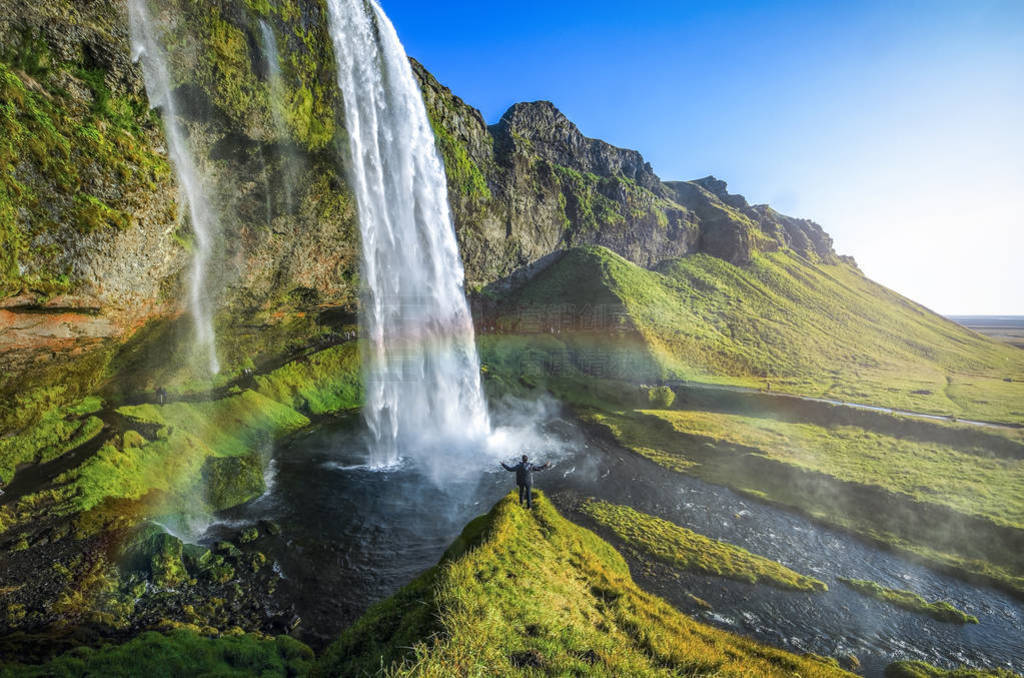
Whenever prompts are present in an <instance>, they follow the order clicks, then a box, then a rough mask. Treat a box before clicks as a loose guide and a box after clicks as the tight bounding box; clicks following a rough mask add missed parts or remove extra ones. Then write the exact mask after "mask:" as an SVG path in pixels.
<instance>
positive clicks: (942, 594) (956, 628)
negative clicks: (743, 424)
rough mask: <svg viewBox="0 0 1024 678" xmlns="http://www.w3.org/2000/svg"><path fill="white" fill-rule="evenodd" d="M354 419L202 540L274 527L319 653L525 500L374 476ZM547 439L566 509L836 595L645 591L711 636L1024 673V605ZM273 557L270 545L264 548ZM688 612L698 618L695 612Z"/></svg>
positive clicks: (764, 589) (811, 525)
mask: <svg viewBox="0 0 1024 678" xmlns="http://www.w3.org/2000/svg"><path fill="white" fill-rule="evenodd" d="M360 431H361V426H360V425H359V422H358V421H357V420H356V419H355V418H351V419H347V420H341V421H336V422H331V423H328V424H324V425H321V426H319V427H317V428H315V429H312V430H310V431H308V432H306V433H304V434H302V435H300V436H297V437H294V438H292V439H290V440H288V441H287V442H285V443H283V444H282V445H280V446H279V447H278V448H277V450H276V451H275V454H274V460H273V463H272V470H273V471H272V478H271V481H272V482H271V486H270V489H269V490H268V492H267V494H265V495H264V496H263V497H262V498H260V499H259V500H257V501H255V502H252V503H250V504H248V505H246V506H244V507H241V508H239V509H236V510H233V511H231V512H228V513H226V514H224V515H223V516H221V519H222V522H220V523H218V524H215V525H214V526H213V527H211V528H210V530H209V531H208V532H207V534H206V536H205V539H206V540H208V541H212V540H214V539H217V538H223V537H229V536H231V535H232V534H234V533H237V530H238V529H239V527H240V526H243V525H246V524H249V523H254V522H256V521H258V520H260V519H271V520H274V521H276V522H277V523H278V524H279V525H280V526H281V527H282V528H283V532H282V534H281V535H280V536H278V537H274V538H272V539H270V540H269V541H268V542H267V543H266V546H265V547H263V550H264V552H265V553H267V555H268V556H269V557H270V558H272V559H273V560H274V561H275V567H277V568H278V569H279V570H280V571H281V572H282V573H283V575H284V576H285V577H286V581H285V583H284V585H283V586H281V587H280V589H279V595H280V596H283V597H285V598H287V599H288V602H289V603H291V604H294V606H295V608H296V609H297V611H298V614H299V615H300V616H301V617H302V619H303V624H302V631H303V633H304V635H305V636H306V639H307V640H309V641H310V642H312V643H313V644H314V645H322V644H323V643H325V642H328V641H329V640H330V639H331V638H333V637H334V636H336V635H337V633H339V632H340V631H341V630H342V629H343V628H344V627H345V626H347V625H348V624H350V623H352V622H353V621H355V620H356V619H357V618H358V617H359V615H361V614H362V613H363V612H364V611H365V610H366V609H367V607H368V606H369V605H371V604H372V603H374V602H376V601H378V600H381V599H383V598H385V597H387V596H388V595H390V594H391V593H393V592H394V591H396V590H397V589H398V588H400V587H401V586H402V585H404V584H406V583H408V582H409V581H411V580H412V579H413V578H414V577H415V576H416V575H417V574H418V573H420V572H421V571H423V570H424V569H426V568H428V567H430V566H432V565H434V564H435V563H436V562H437V560H438V559H439V557H440V556H441V554H442V553H443V552H444V550H445V549H446V548H447V547H448V545H449V544H450V543H451V542H452V541H453V540H454V538H455V537H456V536H457V535H458V534H459V533H460V532H461V530H462V528H463V527H464V526H465V524H466V523H467V522H468V521H469V520H470V519H472V518H473V517H475V516H477V515H480V514H482V513H485V512H486V511H488V510H490V508H491V506H492V505H493V504H494V503H495V502H496V501H497V500H498V499H500V498H501V497H502V496H503V495H504V494H505V493H506V492H508V491H509V490H510V489H512V485H513V478H512V477H511V475H510V474H507V473H505V472H503V471H501V470H500V469H498V468H497V466H496V465H494V466H493V467H492V468H489V469H488V470H486V471H483V472H476V471H474V472H471V473H466V472H464V471H465V469H463V468H451V469H448V472H447V473H446V474H445V476H444V477H445V479H444V481H443V482H442V483H441V484H440V486H439V485H438V484H437V483H436V482H435V481H433V480H431V479H430V478H435V477H436V469H430V470H429V472H427V471H425V470H421V469H419V468H417V467H416V466H415V465H414V464H412V463H406V464H402V465H399V466H397V467H395V468H392V469H389V470H384V471H377V470H372V469H371V468H370V467H369V466H367V465H366V464H367V460H368V457H367V452H366V444H365V442H364V437H363V435H362V434H361V433H360ZM542 431H543V435H544V436H545V437H546V439H547V442H546V443H545V442H541V443H539V444H537V443H534V444H533V446H532V448H531V453H532V455H533V456H535V457H537V458H538V459H541V460H543V458H545V457H546V458H550V459H553V461H554V468H552V469H551V470H550V471H548V472H546V473H544V474H542V475H539V476H538V487H540V488H541V489H543V490H545V491H546V492H548V493H549V496H551V497H552V498H553V501H554V502H555V503H556V505H559V507H560V508H561V509H563V511H566V510H568V509H569V508H570V506H571V503H572V498H573V497H578V496H595V497H598V498H601V499H606V500H608V501H612V502H616V503H621V504H628V505H631V506H633V507H635V508H637V509H638V510H641V511H644V512H647V513H650V514H653V515H657V516H659V517H662V518H665V519H667V520H671V521H673V522H675V523H677V524H680V525H683V526H685V527H688V528H690V529H693V530H695V531H697V532H700V533H702V534H706V535H708V536H711V537H715V538H718V539H722V540H724V541H727V542H729V543H732V544H736V545H738V546H742V547H744V548H746V549H748V550H750V551H751V552H753V553H756V554H759V555H763V556H766V557H768V558H771V559H774V560H777V561H779V562H781V563H782V564H784V565H787V566H788V567H791V568H792V569H794V570H796V571H798V572H801V573H803V574H806V575H810V576H813V577H816V578H818V579H820V580H822V581H824V582H825V583H827V584H828V586H829V591H828V592H827V593H803V592H792V591H784V590H778V589H775V588H771V587H768V586H763V585H761V586H755V585H750V584H746V583H743V582H737V581H732V580H728V579H724V578H717V577H709V576H703V575H695V574H688V573H683V574H682V576H681V577H680V579H678V580H675V579H674V578H673V579H672V581H673V583H672V584H669V583H667V582H666V581H647V580H645V575H642V574H641V573H639V572H637V573H635V576H636V577H637V580H638V582H639V583H640V584H641V585H644V586H648V587H649V588H652V589H654V590H655V591H656V592H657V593H659V594H660V595H663V596H664V597H666V598H667V599H668V600H670V601H671V602H673V603H676V604H678V605H679V606H680V607H682V608H684V609H686V606H685V605H684V604H683V602H682V601H684V600H685V592H686V591H690V592H692V593H693V594H694V595H696V596H699V597H700V598H702V599H704V600H706V601H707V602H708V603H710V604H711V605H712V607H713V610H712V611H700V612H695V613H694V614H695V616H696V617H697V618H698V619H701V620H702V621H705V622H707V623H709V624H712V625H715V626H718V627H721V628H726V629H729V630H732V631H735V632H737V633H741V634H744V635H748V636H751V637H754V638H757V639H760V640H763V641H765V642H767V643H770V644H772V645H775V646H778V647H781V648H784V649H787V650H791V651H793V652H797V653H801V652H815V653H818V654H822V655H829V656H837V657H838V656H842V655H846V654H853V655H855V656H856V657H857V658H858V659H859V660H860V661H861V663H862V665H863V673H864V674H865V675H867V676H881V675H882V672H883V670H884V668H885V666H886V665H887V664H888V663H890V662H892V661H895V660H898V659H921V660H924V661H928V662H930V663H933V664H937V665H940V666H946V667H953V666H958V665H960V664H967V665H971V666H984V667H1003V668H1008V669H1011V670H1014V671H1017V672H1022V671H1024V605H1022V603H1021V602H1020V601H1018V600H1016V599H1014V598H1013V597H1011V596H1009V595H1007V594H1004V593H1002V592H1000V591H998V590H995V589H992V588H989V587H986V586H983V585H976V584H971V583H968V582H965V581H963V580H960V579H958V578H955V577H952V576H948V575H945V574H941V573H938V572H936V571H933V570H931V569H929V568H927V567H924V566H922V565H919V564H916V563H913V562H909V561H907V560H905V559H904V558H902V557H900V556H899V555H897V554H894V553H892V552H889V551H887V550H884V549H880V548H878V547H876V546H874V545H872V544H870V543H867V542H865V541H864V540H861V539H858V538H857V537H855V536H853V535H850V534H848V533H846V532H843V531H841V530H835V529H830V528H828V527H824V526H822V525H819V524H817V523H815V522H814V521H811V520H809V519H807V518H804V517H802V516H799V515H795V514H792V513H789V512H787V511H784V510H782V509H779V508H775V507H772V506H769V505H766V504H762V503H760V502H757V501H755V500H751V499H749V498H747V497H744V496H742V495H739V494H737V493H735V492H733V491H731V490H729V489H727V488H724V487H720V486H716V485H711V484H708V483H705V482H702V481H700V480H698V479H695V478H691V477H689V476H684V475H680V474H676V473H670V472H668V471H665V470H664V469H663V468H661V467H659V466H657V465H655V464H653V463H651V462H649V461H647V460H646V459H643V458H641V457H639V456H637V455H635V454H633V453H630V452H627V451H624V450H621V449H619V448H617V447H615V446H614V445H612V444H610V443H608V442H606V441H604V440H599V439H595V438H593V437H590V436H588V435H587V434H586V433H585V432H584V431H583V430H582V429H581V428H580V427H579V426H578V425H577V423H576V422H575V421H574V420H573V419H572V418H571V417H570V416H568V415H562V414H559V413H557V410H556V413H555V414H552V415H550V417H549V418H548V420H547V421H546V422H545V423H544V424H543V426H542ZM261 547H262V544H261ZM838 577H852V578H858V579H870V580H873V581H877V582H879V583H880V584H883V585H886V586H891V587H895V588H906V589H911V590H913V591H915V592H917V593H919V594H921V595H923V596H924V597H926V598H928V599H929V600H933V599H943V600H948V601H949V602H951V603H953V604H954V605H956V606H957V607H959V608H961V609H963V610H965V611H967V612H968V613H970V614H973V615H975V616H977V617H978V618H979V620H980V624H977V625H965V626H960V625H955V624H948V623H943V622H939V621H936V620H933V619H931V618H929V617H926V616H924V615H920V614H916V613H912V612H908V611H903V610H901V609H898V608H895V607H892V606H890V605H888V604H886V603H883V602H880V601H876V600H874V599H871V598H866V597H864V596H862V595H860V594H858V593H856V592H854V591H852V590H851V589H849V588H847V587H846V586H845V585H843V584H842V583H840V582H839V581H838ZM686 611H688V612H694V611H693V610H689V609H687V610H686Z"/></svg>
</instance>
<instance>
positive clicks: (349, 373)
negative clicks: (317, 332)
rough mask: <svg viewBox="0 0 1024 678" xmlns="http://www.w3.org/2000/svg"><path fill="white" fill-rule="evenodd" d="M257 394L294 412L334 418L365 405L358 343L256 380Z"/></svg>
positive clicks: (336, 348) (322, 353)
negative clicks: (337, 414)
mask: <svg viewBox="0 0 1024 678" xmlns="http://www.w3.org/2000/svg"><path fill="white" fill-rule="evenodd" d="M256 384H257V391H258V392H259V393H261V394H262V395H264V396H266V397H267V398H271V399H273V400H276V401H277V402H280V403H283V404H285V405H287V406H288V407H291V408H293V409H296V410H299V411H302V412H309V413H310V414H314V415H323V414H334V413H338V412H343V411H346V410H351V409H355V408H357V407H359V406H361V405H362V402H363V386H362V376H361V374H360V358H359V347H358V345H357V344H356V343H355V342H348V343H345V344H341V345H339V346H334V347H332V348H329V349H326V350H324V351H320V352H319V353H316V354H314V355H312V356H310V357H309V358H307V359H304V360H300V361H295V362H292V363H289V364H287V365H285V366H283V367H281V368H279V369H277V370H274V371H273V372H271V373H270V374H267V375H261V376H258V377H256Z"/></svg>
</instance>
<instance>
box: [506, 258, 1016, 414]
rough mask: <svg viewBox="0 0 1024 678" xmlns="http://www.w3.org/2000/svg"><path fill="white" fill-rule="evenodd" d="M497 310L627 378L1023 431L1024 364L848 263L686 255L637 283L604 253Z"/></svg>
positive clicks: (624, 264) (540, 280) (551, 275)
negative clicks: (596, 356) (612, 359)
mask: <svg viewBox="0 0 1024 678" xmlns="http://www.w3.org/2000/svg"><path fill="white" fill-rule="evenodd" d="M506 308H507V309H508V310H506V311H505V313H506V319H504V322H505V324H506V326H508V327H509V328H510V329H513V330H515V331H517V332H520V333H524V332H525V333H528V332H538V331H539V332H549V333H550V332H551V330H552V329H554V330H555V333H556V334H562V335H564V336H565V339H566V341H576V342H579V341H583V340H584V339H585V338H589V340H591V341H595V340H598V339H600V340H602V341H605V342H608V343H609V347H610V348H614V349H616V351H615V352H614V353H616V354H617V355H619V358H618V359H619V360H621V359H622V358H621V355H623V354H630V355H631V356H632V362H633V367H632V372H633V374H634V375H635V376H636V377H637V378H640V379H644V378H651V377H654V378H658V377H660V378H663V379H683V380H693V381H701V382H710V383H725V384H736V385H744V386H751V387H756V388H765V387H768V385H769V384H770V387H771V389H772V390H775V391H782V392H788V393H796V394H801V395H810V396H820V397H826V398H832V399H838V400H845V401H851V402H861V403H870V404H876V405H884V406H889V407H894V408H900V409H906V410H912V411H921V412H934V413H942V414H952V415H956V416H960V417H965V418H978V419H986V420H992V421H1004V422H1012V423H1024V352H1021V351H1020V350H1019V349H1016V348H1014V347H1011V346H1008V345H1006V344H1002V343H999V342H996V341H993V340H991V339H988V338H986V337H983V336H981V335H979V334H977V333H975V332H972V331H970V330H967V329H965V328H963V327H961V326H959V325H957V324H955V323H953V322H951V321H949V320H946V319H945V318H942V317H940V316H938V315H936V314H934V313H932V312H930V311H928V310H927V309H925V308H923V307H921V306H919V305H917V304H914V303H913V302H911V301H909V300H907V299H905V298H903V297H901V296H899V295H898V294H896V293H894V292H892V291H891V290H888V289H886V288H884V287H882V286H880V285H877V284H875V283H873V282H871V281H870V280H868V279H867V278H865V277H864V276H863V275H861V273H860V272H859V271H857V270H856V269H855V268H853V267H852V266H850V265H849V264H846V263H840V264H833V265H830V264H812V263H810V262H808V261H807V260H804V259H802V258H800V257H799V256H797V255H796V254H795V253H793V252H792V251H787V250H781V251H779V252H774V253H769V254H762V255H756V256H754V258H753V261H752V262H751V263H750V264H748V265H745V266H737V265H734V264H730V263H728V262H726V261H723V260H721V259H716V258H714V257H711V256H707V255H702V254H698V255H694V256H690V257H684V258H680V259H675V260H671V261H669V262H666V263H664V264H663V265H662V266H661V267H660V268H659V270H657V271H651V270H647V269H644V268H641V267H639V266H636V265H634V264H632V263H630V262H628V261H626V260H625V259H623V258H621V257H619V256H618V255H616V254H614V253H612V252H610V251H609V250H606V249H604V248H600V247H589V248H582V249H576V250H572V251H570V252H568V253H567V254H566V256H565V257H564V258H563V259H562V260H561V261H560V262H558V263H556V264H554V265H553V266H551V267H550V268H549V269H548V270H546V271H544V272H543V273H541V274H540V275H538V276H537V277H536V278H535V279H534V280H532V281H531V282H530V283H529V284H528V285H526V286H525V287H524V289H522V290H521V291H519V292H518V293H517V295H516V296H515V297H514V298H513V299H512V300H510V301H509V303H508V305H507V307H506ZM613 342H614V343H613ZM599 367H600V366H599ZM590 371H592V372H593V371H595V370H590ZM612 376H619V375H615V374H612Z"/></svg>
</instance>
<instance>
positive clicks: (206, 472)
mask: <svg viewBox="0 0 1024 678" xmlns="http://www.w3.org/2000/svg"><path fill="white" fill-rule="evenodd" d="M203 481H204V483H205V486H206V502H207V503H208V504H209V505H210V507H211V508H212V509H213V510H215V511H221V510H224V509H227V508H231V507H232V506H238V505H239V504H244V503H245V502H247V501H252V500H253V499H255V498H256V497H258V496H260V495H261V494H263V492H264V491H266V489H267V486H266V483H264V481H263V463H262V462H261V460H260V457H259V455H258V454H249V455H246V456H244V457H214V458H212V459H208V460H207V461H206V463H205V464H204V465H203Z"/></svg>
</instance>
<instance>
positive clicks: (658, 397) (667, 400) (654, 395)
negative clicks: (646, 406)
mask: <svg viewBox="0 0 1024 678" xmlns="http://www.w3.org/2000/svg"><path fill="white" fill-rule="evenodd" d="M647 401H648V402H649V403H650V404H651V407H655V408H658V409H663V410H667V409H668V408H670V407H672V403H674V402H675V401H676V394H675V391H673V390H672V389H670V388H669V387H668V386H655V387H654V388H652V389H649V390H648V391H647Z"/></svg>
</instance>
